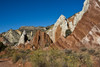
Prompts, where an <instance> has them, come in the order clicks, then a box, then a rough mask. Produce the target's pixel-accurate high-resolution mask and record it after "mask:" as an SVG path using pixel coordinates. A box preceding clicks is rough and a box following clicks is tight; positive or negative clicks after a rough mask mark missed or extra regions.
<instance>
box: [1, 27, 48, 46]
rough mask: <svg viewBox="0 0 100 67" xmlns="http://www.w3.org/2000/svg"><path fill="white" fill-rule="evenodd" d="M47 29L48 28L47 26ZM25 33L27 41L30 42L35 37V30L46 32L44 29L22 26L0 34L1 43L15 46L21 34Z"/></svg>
mask: <svg viewBox="0 0 100 67" xmlns="http://www.w3.org/2000/svg"><path fill="white" fill-rule="evenodd" d="M48 29H49V26H48ZM24 30H25V31H26V32H27V36H28V39H29V40H31V39H32V38H33V36H34V35H35V33H36V31H37V30H41V31H46V30H47V28H46V27H33V26H22V27H20V28H19V29H17V30H12V29H11V30H9V31H7V32H4V33H2V34H0V37H3V43H4V44H9V45H16V44H18V41H19V39H20V37H21V35H22V33H23V31H24Z"/></svg>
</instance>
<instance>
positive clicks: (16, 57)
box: [12, 53, 20, 63]
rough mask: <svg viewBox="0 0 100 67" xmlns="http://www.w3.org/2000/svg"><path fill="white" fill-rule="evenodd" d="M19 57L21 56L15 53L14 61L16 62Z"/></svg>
mask: <svg viewBox="0 0 100 67" xmlns="http://www.w3.org/2000/svg"><path fill="white" fill-rule="evenodd" d="M19 59H20V56H19V55H18V54H17V53H14V54H13V57H12V61H13V63H16V62H17V61H18V60H19Z"/></svg>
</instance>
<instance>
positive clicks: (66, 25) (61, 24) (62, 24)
mask: <svg viewBox="0 0 100 67" xmlns="http://www.w3.org/2000/svg"><path fill="white" fill-rule="evenodd" d="M88 7H89V0H86V1H85V3H84V7H83V9H82V11H80V12H79V13H76V14H75V15H73V16H72V17H70V18H68V19H66V17H65V16H63V15H61V16H60V17H59V19H58V20H57V22H56V23H55V24H54V26H53V28H52V29H50V30H49V31H48V32H47V34H49V36H50V38H51V39H52V40H53V42H56V41H57V39H58V38H59V37H60V36H64V37H65V36H66V30H68V29H70V30H71V32H73V31H74V29H75V27H76V25H77V23H78V22H79V21H80V20H81V18H82V16H83V14H84V13H85V12H86V11H87V10H88ZM60 28H61V30H60V31H59V30H58V29H60ZM57 33H58V34H59V35H58V34H57Z"/></svg>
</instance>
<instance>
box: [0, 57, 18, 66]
mask: <svg viewBox="0 0 100 67" xmlns="http://www.w3.org/2000/svg"><path fill="white" fill-rule="evenodd" d="M0 67H17V65H16V64H13V63H12V62H11V61H10V60H7V59H0Z"/></svg>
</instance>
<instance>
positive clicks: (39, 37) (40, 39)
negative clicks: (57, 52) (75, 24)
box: [31, 30, 52, 49]
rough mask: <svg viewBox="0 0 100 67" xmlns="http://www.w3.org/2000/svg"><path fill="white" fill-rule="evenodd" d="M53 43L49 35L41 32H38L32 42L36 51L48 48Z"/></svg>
mask: <svg viewBox="0 0 100 67" xmlns="http://www.w3.org/2000/svg"><path fill="white" fill-rule="evenodd" d="M51 43H52V40H51V39H50V37H49V35H48V34H46V33H45V32H42V31H40V30H39V31H37V32H36V34H35V36H34V37H33V40H32V41H31V44H32V45H33V46H34V47H35V49H38V48H44V47H48V46H49V45H50V44H51Z"/></svg>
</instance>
